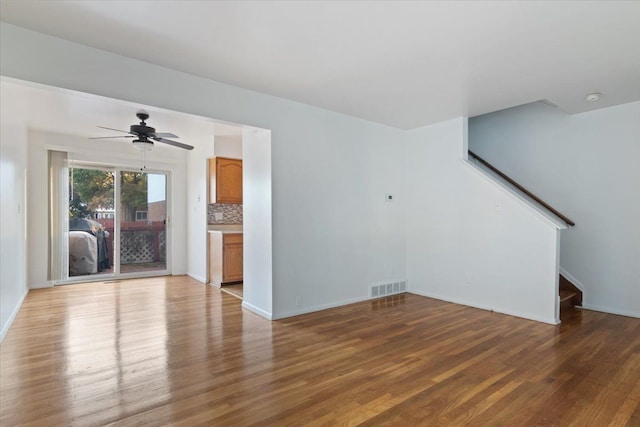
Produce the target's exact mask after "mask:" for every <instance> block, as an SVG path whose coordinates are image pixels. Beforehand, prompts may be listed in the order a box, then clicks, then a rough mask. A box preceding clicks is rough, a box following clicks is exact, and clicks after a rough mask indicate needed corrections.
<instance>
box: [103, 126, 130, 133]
mask: <svg viewBox="0 0 640 427" xmlns="http://www.w3.org/2000/svg"><path fill="white" fill-rule="evenodd" d="M98 127H99V128H100V129H108V130H115V131H116V132H124V133H128V134H131V135H134V134H133V133H131V132H129V131H128V130H120V129H114V128H106V127H104V126H98Z"/></svg>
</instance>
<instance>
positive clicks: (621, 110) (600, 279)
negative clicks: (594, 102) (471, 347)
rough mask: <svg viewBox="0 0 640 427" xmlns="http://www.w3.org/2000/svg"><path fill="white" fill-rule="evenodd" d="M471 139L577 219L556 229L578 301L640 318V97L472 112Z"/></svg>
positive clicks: (514, 175) (472, 145)
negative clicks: (580, 295)
mask: <svg viewBox="0 0 640 427" xmlns="http://www.w3.org/2000/svg"><path fill="white" fill-rule="evenodd" d="M469 146H470V148H471V149H472V150H474V151H475V152H477V153H478V155H480V156H482V157H483V158H485V159H487V160H488V161H490V162H491V163H493V164H495V166H497V167H498V168H499V169H501V170H502V171H504V172H505V173H506V174H507V175H509V176H511V177H512V178H514V179H515V180H516V181H518V182H519V183H521V184H522V185H524V186H525V187H527V188H528V189H530V190H531V191H532V192H534V193H536V194H537V195H539V196H540V197H541V198H542V199H543V200H545V201H547V202H548V203H549V204H551V205H552V206H553V207H555V208H556V209H558V210H559V211H560V212H562V213H563V214H565V215H567V216H568V217H569V218H571V219H572V220H573V221H575V223H576V226H575V227H573V228H571V229H569V230H566V231H563V232H562V242H561V245H560V247H561V250H560V265H561V267H562V268H563V269H564V270H566V271H567V272H568V273H569V274H570V275H571V276H573V277H574V278H575V279H577V281H578V282H579V283H578V284H579V285H581V286H582V287H583V288H584V289H583V291H584V301H583V305H584V306H585V307H587V308H593V309H596V310H601V311H607V312H611V313H618V314H625V315H630V316H636V317H640V263H639V262H638V260H640V225H639V223H638V219H639V218H640V167H638V161H639V159H640V102H633V103H629V104H624V105H619V106H616V107H610V108H604V109H600V110H595V111H591V112H588V113H582V114H576V115H573V116H571V115H567V114H565V113H563V112H562V111H561V110H559V109H556V108H552V107H549V106H548V105H546V104H543V103H535V104H530V105H526V106H521V107H518V108H513V109H509V110H504V111H500V112H496V113H492V114H487V115H484V116H479V117H475V118H473V119H471V120H470V121H469Z"/></svg>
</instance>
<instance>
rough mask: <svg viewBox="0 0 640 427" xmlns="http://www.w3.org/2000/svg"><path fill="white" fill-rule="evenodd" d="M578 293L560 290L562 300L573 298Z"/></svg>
mask: <svg viewBox="0 0 640 427" xmlns="http://www.w3.org/2000/svg"><path fill="white" fill-rule="evenodd" d="M576 295H578V293H577V292H574V291H565V290H561V291H560V302H565V301H567V300H570V299H571V298H573V297H575V296H576Z"/></svg>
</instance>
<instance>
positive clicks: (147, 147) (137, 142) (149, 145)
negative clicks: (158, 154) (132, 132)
mask: <svg viewBox="0 0 640 427" xmlns="http://www.w3.org/2000/svg"><path fill="white" fill-rule="evenodd" d="M132 143H133V146H134V147H136V148H137V149H138V150H140V151H151V149H153V142H151V141H149V140H143V139H134V140H133V142H132Z"/></svg>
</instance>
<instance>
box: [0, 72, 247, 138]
mask: <svg viewBox="0 0 640 427" xmlns="http://www.w3.org/2000/svg"><path fill="white" fill-rule="evenodd" d="M0 91H2V95H3V98H4V97H5V96H6V99H7V102H11V103H12V104H13V106H14V107H16V101H18V100H19V102H20V105H24V111H21V112H20V114H22V116H23V117H24V120H26V121H27V123H26V124H27V127H28V128H29V129H33V130H40V131H45V132H53V133H59V134H65V135H73V136H79V137H82V138H90V137H103V136H121V134H119V133H118V132H115V131H110V130H107V129H100V128H98V127H97V126H104V127H109V128H113V129H121V130H125V131H126V130H128V129H129V126H130V125H132V124H137V123H138V122H139V120H138V118H137V117H136V115H135V114H136V112H137V111H139V110H141V109H144V110H145V111H147V112H148V113H149V119H148V120H147V124H148V125H149V126H153V127H155V128H156V131H158V132H171V133H174V134H176V135H178V136H179V138H177V139H176V141H179V142H183V143H186V144H190V145H198V144H203V143H206V142H207V141H211V140H212V138H213V137H214V135H215V136H225V137H229V136H233V137H237V138H241V137H242V127H240V126H234V125H231V124H226V123H220V122H217V121H215V120H212V119H210V118H206V117H201V116H196V115H192V114H185V113H179V112H176V111H170V110H165V109H162V108H157V107H150V106H147V105H140V104H135V103H131V102H127V101H121V100H117V99H113V98H105V97H102V96H97V95H92V94H87V93H81V92H75V91H70V90H66V89H59V88H53V87H50V86H43V85H39V84H33V83H28V82H23V81H19V80H14V79H10V78H2V80H1V81H0ZM16 108H17V107H16ZM130 141H131V140H125V139H113V140H112V139H107V140H88V141H87V144H88V145H93V146H95V147H96V148H98V147H101V146H103V145H104V144H122V146H123V147H125V145H126V144H127V143H128V142H130ZM156 146H157V147H156V149H166V150H175V148H173V147H170V146H168V145H164V144H156Z"/></svg>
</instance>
